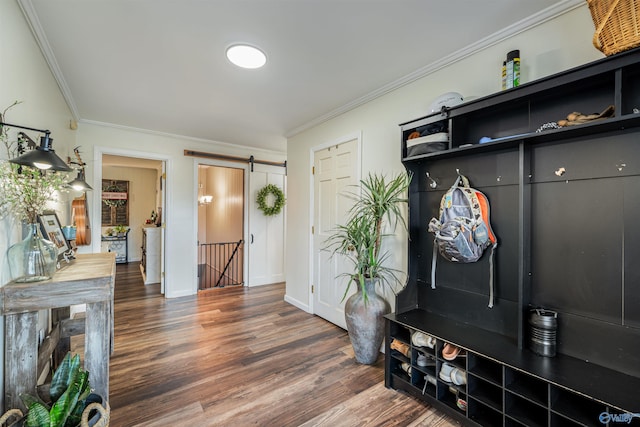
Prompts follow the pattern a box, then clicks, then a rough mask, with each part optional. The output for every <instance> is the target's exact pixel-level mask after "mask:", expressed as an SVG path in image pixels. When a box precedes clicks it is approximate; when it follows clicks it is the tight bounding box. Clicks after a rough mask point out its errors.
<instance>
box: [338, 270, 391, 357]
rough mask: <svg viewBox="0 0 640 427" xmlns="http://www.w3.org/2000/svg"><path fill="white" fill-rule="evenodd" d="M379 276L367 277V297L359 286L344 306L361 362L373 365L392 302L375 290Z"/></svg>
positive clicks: (348, 328) (378, 352)
mask: <svg viewBox="0 0 640 427" xmlns="http://www.w3.org/2000/svg"><path fill="white" fill-rule="evenodd" d="M376 281H377V280H376V279H365V290H366V293H367V299H366V301H365V298H364V294H363V292H362V289H361V288H360V286H358V292H356V293H355V294H353V295H351V296H350V297H349V298H348V299H347V302H346V304H345V307H344V317H345V320H346V321H347V331H349V338H350V339H351V345H352V346H353V351H354V353H355V356H356V360H357V361H358V363H362V364H364V365H372V364H374V363H375V362H376V360H377V359H378V356H379V355H380V346H381V344H382V340H383V338H384V315H385V314H387V313H389V311H390V308H389V303H387V301H386V300H385V299H384V298H382V297H381V296H380V295H378V294H377V293H376V286H375V285H376Z"/></svg>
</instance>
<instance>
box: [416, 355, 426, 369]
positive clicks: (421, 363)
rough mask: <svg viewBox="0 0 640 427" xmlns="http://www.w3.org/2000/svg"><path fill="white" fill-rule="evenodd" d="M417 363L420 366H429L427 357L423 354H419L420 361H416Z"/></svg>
mask: <svg viewBox="0 0 640 427" xmlns="http://www.w3.org/2000/svg"><path fill="white" fill-rule="evenodd" d="M416 363H417V364H418V366H422V367H425V366H427V356H425V355H424V354H422V353H418V359H417V360H416Z"/></svg>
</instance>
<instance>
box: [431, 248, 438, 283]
mask: <svg viewBox="0 0 640 427" xmlns="http://www.w3.org/2000/svg"><path fill="white" fill-rule="evenodd" d="M437 260H438V245H437V243H436V239H435V237H434V239H433V256H432V257H431V289H435V288H436V261H437Z"/></svg>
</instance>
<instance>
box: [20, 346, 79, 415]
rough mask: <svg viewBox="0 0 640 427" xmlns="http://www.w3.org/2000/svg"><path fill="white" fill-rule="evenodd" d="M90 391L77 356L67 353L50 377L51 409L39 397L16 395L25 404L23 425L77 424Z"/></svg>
mask: <svg viewBox="0 0 640 427" xmlns="http://www.w3.org/2000/svg"><path fill="white" fill-rule="evenodd" d="M90 392H91V387H90V384H89V373H88V372H87V371H84V370H82V369H80V356H79V355H77V354H76V355H75V356H73V358H72V357H71V354H70V353H67V355H66V356H65V357H64V359H63V360H62V363H61V364H60V366H59V367H58V369H56V371H55V372H54V374H53V378H52V380H51V386H50V389H49V394H50V396H51V399H52V401H53V404H52V405H51V408H49V407H48V406H47V405H46V404H44V403H43V402H42V401H41V400H40V399H39V398H37V397H34V396H31V395H27V394H23V395H21V396H20V397H21V398H22V401H23V402H24V404H25V406H27V408H28V410H29V412H28V414H27V420H26V424H25V425H26V426H27V427H65V426H69V427H72V426H77V425H78V424H79V422H80V416H81V414H82V411H83V410H84V407H85V405H86V398H87V396H89V393H90Z"/></svg>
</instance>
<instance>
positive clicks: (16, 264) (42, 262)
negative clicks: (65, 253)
mask: <svg viewBox="0 0 640 427" xmlns="http://www.w3.org/2000/svg"><path fill="white" fill-rule="evenodd" d="M27 230H28V233H27V237H26V238H25V239H24V240H23V241H21V242H18V243H16V244H15V245H12V246H11V247H10V248H9V249H8V250H7V259H8V261H9V272H10V274H11V280H13V281H15V282H19V283H25V282H39V281H41V280H47V279H50V278H51V277H52V276H53V274H54V273H55V271H56V267H57V264H58V248H57V247H56V245H55V244H53V243H52V242H50V241H49V240H46V239H44V238H43V237H42V235H41V234H40V227H38V224H28V225H27Z"/></svg>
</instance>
